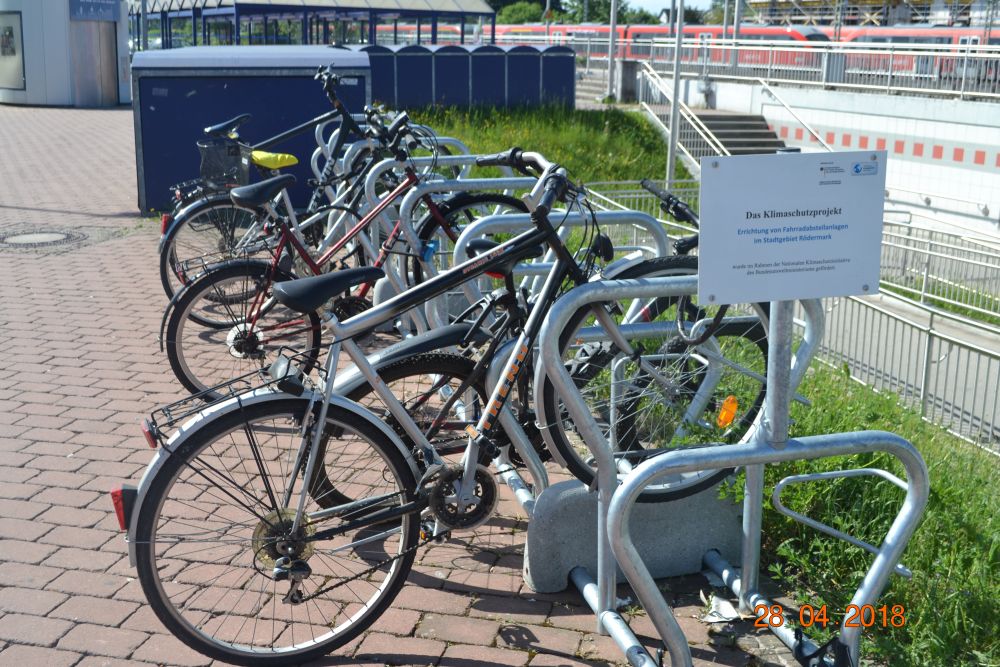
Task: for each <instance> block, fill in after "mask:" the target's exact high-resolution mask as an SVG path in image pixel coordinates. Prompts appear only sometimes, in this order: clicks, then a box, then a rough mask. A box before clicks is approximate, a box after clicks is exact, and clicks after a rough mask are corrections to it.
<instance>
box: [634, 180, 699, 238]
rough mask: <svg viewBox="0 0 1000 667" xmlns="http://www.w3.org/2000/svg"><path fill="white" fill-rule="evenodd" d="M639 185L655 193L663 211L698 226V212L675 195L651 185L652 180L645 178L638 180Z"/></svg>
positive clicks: (680, 220) (681, 220)
mask: <svg viewBox="0 0 1000 667" xmlns="http://www.w3.org/2000/svg"><path fill="white" fill-rule="evenodd" d="M639 185H641V186H642V187H643V188H645V189H646V190H647V191H648V192H651V193H652V194H654V195H656V197H657V199H659V200H660V208H661V209H662V210H663V212H664V213H666V214H668V215H670V216H672V217H673V218H675V219H676V220H678V221H679V222H686V223H688V224H691V225H694V226H695V227H697V226H698V214H697V213H695V212H694V211H692V210H691V207H690V206H688V205H687V204H685V203H684V202H682V201H681V200H680V199H678V198H677V197H676V196H675V195H672V194H670V193H669V192H667V191H666V190H664V189H662V188H660V187H658V186H656V185H653V182H652V181H650V180H649V179H647V178H644V179H642V180H641V181H639Z"/></svg>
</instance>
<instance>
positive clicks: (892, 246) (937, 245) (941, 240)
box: [882, 223, 1000, 318]
mask: <svg viewBox="0 0 1000 667" xmlns="http://www.w3.org/2000/svg"><path fill="white" fill-rule="evenodd" d="M998 249H1000V240H998V243H997V245H996V246H993V247H991V244H989V243H988V242H986V241H976V240H970V239H965V238H962V237H959V236H956V235H953V234H948V233H945V232H939V231H935V230H929V229H922V228H920V227H914V226H912V225H899V224H894V223H885V224H884V226H883V228H882V282H883V284H884V285H885V286H887V287H889V288H891V289H895V290H901V291H903V292H904V293H906V294H908V295H912V296H913V298H915V299H917V300H918V301H920V302H921V303H930V304H934V303H935V302H937V303H939V304H946V305H949V306H957V307H960V308H964V309H967V310H968V311H970V312H969V315H970V316H972V317H976V316H981V315H987V316H990V317H997V318H1000V252H998Z"/></svg>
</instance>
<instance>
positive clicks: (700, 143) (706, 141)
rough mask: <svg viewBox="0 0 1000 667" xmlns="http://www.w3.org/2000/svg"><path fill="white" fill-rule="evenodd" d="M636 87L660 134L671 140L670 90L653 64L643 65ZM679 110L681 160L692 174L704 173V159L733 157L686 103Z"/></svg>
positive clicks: (645, 109)
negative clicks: (702, 169)
mask: <svg viewBox="0 0 1000 667" xmlns="http://www.w3.org/2000/svg"><path fill="white" fill-rule="evenodd" d="M636 84H637V86H636V96H637V99H638V101H639V105H640V106H641V107H642V108H643V110H644V111H646V113H647V114H649V116H650V117H651V118H652V120H653V122H654V124H656V126H657V127H658V128H659V129H660V132H661V133H663V134H664V136H665V137H667V138H669V136H670V126H669V123H670V112H671V105H672V104H673V101H672V100H671V97H670V87H669V86H667V85H666V82H665V81H664V80H663V79H662V78H661V77H660V75H659V74H658V73H657V72H656V71H655V70H653V68H652V67H651V66H650V64H649V63H643V65H642V68H641V69H640V70H639V78H638V81H637V82H636ZM677 110H678V111H679V112H680V113H679V116H678V123H679V128H678V131H677V148H678V150H679V157H680V160H681V162H683V163H684V166H685V167H687V169H688V171H690V172H691V173H692V174H694V175H695V176H698V175H699V174H700V173H701V165H700V162H699V161H700V159H701V158H703V157H706V156H716V155H729V151H728V150H727V149H726V147H725V146H723V145H722V142H721V141H719V139H718V137H716V136H715V135H714V134H713V133H712V131H711V130H710V129H708V127H706V126H705V124H704V123H703V122H702V121H701V119H700V118H698V116H697V115H695V113H694V112H693V111H691V109H690V107H688V105H686V104H685V103H684V102H683V101H678V103H677Z"/></svg>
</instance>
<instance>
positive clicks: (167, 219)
mask: <svg viewBox="0 0 1000 667" xmlns="http://www.w3.org/2000/svg"><path fill="white" fill-rule="evenodd" d="M173 221H174V216H172V215H170V214H169V213H164V214H163V215H161V216H160V233H161V234H166V233H167V227H169V226H170V223H171V222H173Z"/></svg>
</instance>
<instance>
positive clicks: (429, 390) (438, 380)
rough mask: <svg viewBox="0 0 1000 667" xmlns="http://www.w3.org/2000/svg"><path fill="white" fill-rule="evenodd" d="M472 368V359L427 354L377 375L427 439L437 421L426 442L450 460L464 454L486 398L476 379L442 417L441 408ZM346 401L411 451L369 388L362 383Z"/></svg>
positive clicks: (402, 362) (379, 371) (394, 422)
mask: <svg viewBox="0 0 1000 667" xmlns="http://www.w3.org/2000/svg"><path fill="white" fill-rule="evenodd" d="M475 365H476V364H475V362H474V361H473V360H472V359H469V358H467V357H463V356H462V355H460V354H450V353H445V352H431V353H425V354H417V355H414V356H412V357H406V358H405V359H400V360H399V361H395V362H393V363H391V364H388V365H387V366H385V367H383V368H379V369H378V375H379V377H380V378H382V380H383V381H384V382H385V383H386V384H387V385H388V386H389V390H390V391H391V392H392V393H393V395H394V396H395V397H396V398H398V399H399V402H400V403H402V404H403V407H404V408H406V411H407V413H408V414H409V415H410V416H411V417H412V418H413V421H415V422H416V424H417V426H419V427H420V430H421V431H422V432H423V433H424V434H425V435H426V434H427V433H428V431H429V430H430V428H431V426H432V425H434V423H435V420H438V419H439V418H440V419H441V421H440V423H438V424H437V427H436V433H435V434H434V436H433V437H432V438H431V439H430V442H431V445H433V446H434V447H435V448H436V449H437V450H438V452H439V453H442V454H451V453H456V452H461V451H463V450H464V449H465V445H466V441H467V440H468V436H467V435H466V433H465V427H466V426H469V425H472V426H475V424H476V422H477V421H479V417H480V416H481V415H482V413H483V408H484V406H485V405H486V401H487V399H488V398H489V396H487V395H486V389H485V387H484V386H483V381H482V379H480V380H478V381H477V382H474V383H472V384H471V385H470V386H469V387H468V388H466V390H465V391H464V392H463V394H462V395H461V396H458V397H457V398H456V399H455V401H454V402H453V404H452V405H451V407H450V408H449V410H448V411H447V412H446V413H444V414H442V412H441V411H442V409H443V408H444V406H445V403H446V402H447V401H448V400H449V399H450V398H451V397H452V396H453V395H454V394H455V392H457V391H458V390H459V389H460V385H461V384H462V381H463V380H465V379H466V378H468V377H469V376H470V375H471V374H472V369H473V368H474V367H475ZM347 398H349V399H351V400H352V401H357V402H358V403H360V404H361V405H363V406H365V407H367V408H368V409H369V410H371V411H372V412H374V413H375V414H376V415H377V416H378V417H379V418H381V419H382V421H384V422H385V423H387V424H389V426H390V427H391V428H392V429H393V430H395V431H396V432H397V433H398V434H399V436H400V438H401V439H402V440H403V442H404V443H405V444H407V445H409V446H410V447H411V448H412V447H413V442H412V440H411V439H410V437H409V436H408V435H407V434H406V433H404V432H403V430H402V428H401V427H400V426H399V424H398V423H397V421H396V419H395V417H393V416H392V414H391V413H390V412H389V410H388V408H386V407H385V405H384V403H383V402H382V399H380V398H379V396H378V394H376V393H375V391H374V389H373V388H372V386H371V385H370V384H368V383H367V382H365V383H364V384H362V385H361V386H359V387H358V388H357V389H355V390H353V391H352V392H350V393H349V394H347ZM414 453H416V452H414Z"/></svg>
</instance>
